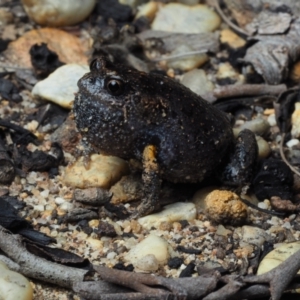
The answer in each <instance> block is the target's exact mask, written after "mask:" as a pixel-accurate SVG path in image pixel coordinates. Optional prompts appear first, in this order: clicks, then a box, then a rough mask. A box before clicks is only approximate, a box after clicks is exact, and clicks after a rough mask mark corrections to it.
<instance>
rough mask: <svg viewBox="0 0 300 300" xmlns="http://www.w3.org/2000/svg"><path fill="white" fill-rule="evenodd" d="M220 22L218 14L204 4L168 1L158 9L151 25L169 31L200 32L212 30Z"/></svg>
mask: <svg viewBox="0 0 300 300" xmlns="http://www.w3.org/2000/svg"><path fill="white" fill-rule="evenodd" d="M220 23H221V19H220V17H219V16H218V14H217V13H215V12H214V11H213V10H212V9H211V8H209V7H208V6H206V5H201V4H199V5H194V6H187V5H183V4H180V3H170V4H167V5H164V6H162V8H160V9H159V11H158V12H157V14H156V17H155V19H154V21H153V23H152V25H151V27H152V29H153V30H162V31H169V32H182V33H202V32H211V31H214V30H215V29H217V28H218V27H219V26H220Z"/></svg>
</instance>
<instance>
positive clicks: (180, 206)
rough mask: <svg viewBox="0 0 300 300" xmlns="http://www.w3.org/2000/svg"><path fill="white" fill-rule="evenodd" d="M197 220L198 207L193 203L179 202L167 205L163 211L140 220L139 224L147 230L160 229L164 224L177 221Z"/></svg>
mask: <svg viewBox="0 0 300 300" xmlns="http://www.w3.org/2000/svg"><path fill="white" fill-rule="evenodd" d="M195 218H196V206H195V204H194V203H191V202H187V203H185V202H177V203H174V204H169V205H166V206H165V207H164V208H163V210H162V211H160V212H158V213H155V214H152V215H148V216H145V217H142V218H139V219H138V222H139V223H140V224H141V225H142V226H143V227H144V228H146V229H149V230H150V229H151V227H155V228H158V227H159V225H160V224H161V223H162V222H168V223H173V222H175V221H180V220H187V221H191V220H194V219H195Z"/></svg>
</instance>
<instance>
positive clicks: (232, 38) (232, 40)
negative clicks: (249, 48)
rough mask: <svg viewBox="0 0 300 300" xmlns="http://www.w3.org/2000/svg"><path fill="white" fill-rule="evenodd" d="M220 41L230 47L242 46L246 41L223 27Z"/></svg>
mask: <svg viewBox="0 0 300 300" xmlns="http://www.w3.org/2000/svg"><path fill="white" fill-rule="evenodd" d="M220 41H221V43H222V44H228V45H229V46H230V48H233V49H237V48H241V47H244V46H245V44H246V41H245V40H244V39H242V38H241V37H240V36H238V35H237V34H236V33H235V32H233V31H232V30H230V29H227V28H226V29H223V30H222V31H221V34H220Z"/></svg>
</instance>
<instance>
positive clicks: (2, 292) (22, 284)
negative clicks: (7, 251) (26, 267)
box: [0, 262, 33, 300]
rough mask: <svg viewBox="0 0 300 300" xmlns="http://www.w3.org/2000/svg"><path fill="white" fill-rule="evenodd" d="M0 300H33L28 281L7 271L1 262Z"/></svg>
mask: <svg viewBox="0 0 300 300" xmlns="http://www.w3.org/2000/svg"><path fill="white" fill-rule="evenodd" d="M0 299H3V300H16V299H18V300H32V299H33V289H32V286H31V284H30V282H29V281H28V279H27V278H25V277H24V276H23V275H21V274H19V273H17V272H13V271H11V270H9V269H8V268H7V266H6V265H5V264H4V263H2V262H0Z"/></svg>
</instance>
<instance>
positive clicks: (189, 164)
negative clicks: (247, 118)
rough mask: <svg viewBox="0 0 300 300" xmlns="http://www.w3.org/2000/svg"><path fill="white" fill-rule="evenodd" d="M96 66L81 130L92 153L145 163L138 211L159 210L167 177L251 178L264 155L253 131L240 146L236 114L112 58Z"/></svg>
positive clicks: (87, 81) (82, 99)
mask: <svg viewBox="0 0 300 300" xmlns="http://www.w3.org/2000/svg"><path fill="white" fill-rule="evenodd" d="M90 69H91V72H90V73H87V74H86V75H85V76H83V77H82V78H81V79H80V80H79V82H78V86H79V92H78V94H77V95H76V98H75V102H74V108H73V111H74V115H75V120H76V124H77V128H78V130H79V131H80V133H81V135H82V137H83V141H84V143H85V144H86V150H87V153H88V152H89V153H90V152H91V151H90V149H98V150H99V151H101V152H102V153H105V154H109V155H115V156H119V157H122V158H125V159H130V158H135V159H138V160H140V161H142V162H143V170H144V172H143V181H144V190H145V196H144V199H143V201H142V204H141V206H140V207H139V209H138V213H137V214H136V216H137V215H143V214H146V213H149V212H151V211H152V210H153V209H154V207H155V204H156V203H157V202H158V194H159V189H160V178H162V179H166V180H168V181H171V182H200V181H202V180H203V179H205V178H207V177H209V176H211V175H213V174H214V173H216V171H218V172H219V173H221V171H220V169H221V168H222V169H223V170H225V171H223V173H222V174H223V179H224V181H227V182H228V181H230V182H233V183H234V184H236V185H240V184H244V183H248V181H249V178H250V176H251V175H249V174H250V172H249V170H250V169H251V168H252V167H253V164H254V162H255V159H256V156H257V145H256V142H255V137H254V135H253V133H252V132H250V131H249V130H246V131H244V132H242V134H241V135H240V137H239V139H240V143H239V144H238V145H237V146H234V144H235V142H234V138H233V133H232V128H231V124H230V120H229V118H228V116H227V115H226V114H225V113H223V112H222V111H220V110H218V109H217V108H215V107H214V106H212V105H211V104H209V103H208V102H206V101H205V100H203V99H202V98H201V97H200V96H198V95H196V94H195V93H193V92H192V91H191V90H190V89H188V88H186V87H184V86H182V85H181V84H179V83H177V82H175V81H174V80H173V79H170V78H168V77H166V76H162V75H157V74H147V73H143V72H139V71H137V70H134V69H130V68H128V67H125V66H122V65H113V64H112V63H111V62H110V61H108V60H107V59H106V58H104V57H100V58H97V59H95V60H94V61H92V63H91V66H90ZM245 139H247V140H249V146H247V143H245V142H244V140H245ZM89 145H92V146H93V147H89ZM231 153H235V155H234V158H232V159H230V158H229V157H230V154H231ZM245 153H246V154H247V155H250V159H248V158H247V155H245ZM225 164H227V167H225Z"/></svg>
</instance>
